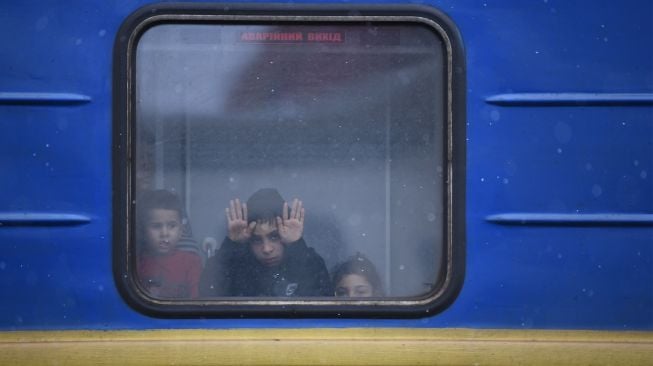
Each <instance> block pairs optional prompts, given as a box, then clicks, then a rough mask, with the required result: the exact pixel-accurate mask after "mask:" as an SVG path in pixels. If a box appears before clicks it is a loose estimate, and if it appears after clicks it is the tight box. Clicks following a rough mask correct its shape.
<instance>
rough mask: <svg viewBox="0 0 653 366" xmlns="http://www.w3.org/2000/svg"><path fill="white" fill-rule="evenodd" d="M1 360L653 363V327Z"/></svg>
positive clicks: (243, 339)
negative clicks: (620, 330)
mask: <svg viewBox="0 0 653 366" xmlns="http://www.w3.org/2000/svg"><path fill="white" fill-rule="evenodd" d="M0 364H2V365H11V364H29V365H45V364H48V365H51V364H55V365H56V364H61V365H89V364H91V365H92V364H101V365H105V364H120V365H162V364H175V365H185V364H193V365H234V364H238V365H243V364H244V365H516V364H519V365H590V364H591V365H651V364H653V332H603V331H547V330H470V329H404V328H401V329H392V328H383V329H368V328H365V329H352V328H348V329H231V330H148V331H106V332H103V331H51V332H50V331H49V332H43V331H33V332H32V331H29V332H0Z"/></svg>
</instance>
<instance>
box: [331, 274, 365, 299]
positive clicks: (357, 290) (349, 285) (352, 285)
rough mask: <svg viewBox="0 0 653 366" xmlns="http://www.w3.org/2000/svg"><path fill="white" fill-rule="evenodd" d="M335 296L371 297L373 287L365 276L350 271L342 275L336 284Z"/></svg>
mask: <svg viewBox="0 0 653 366" xmlns="http://www.w3.org/2000/svg"><path fill="white" fill-rule="evenodd" d="M336 296H339V297H372V296H374V288H373V287H372V285H371V284H370V283H369V281H367V279H366V278H365V277H363V276H361V275H358V274H353V273H352V274H348V275H345V276H343V277H342V278H341V279H340V281H339V282H338V283H337V284H336Z"/></svg>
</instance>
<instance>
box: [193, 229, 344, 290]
mask: <svg viewBox="0 0 653 366" xmlns="http://www.w3.org/2000/svg"><path fill="white" fill-rule="evenodd" d="M200 296H202V297H215V296H218V297H220V296H274V297H280V296H281V297H287V296H299V297H302V296H333V288H332V285H331V281H330V278H329V273H328V271H327V269H326V265H325V264H324V260H323V259H322V257H320V256H319V255H318V254H317V253H316V252H315V250H313V249H312V248H309V247H307V246H306V243H305V242H304V239H299V240H298V241H296V242H294V243H291V244H288V245H286V247H285V250H284V259H283V261H282V262H281V264H280V265H279V266H276V267H272V268H268V267H265V266H263V265H262V264H260V263H259V262H258V260H257V259H256V257H255V256H254V254H253V253H252V252H251V250H250V248H249V245H248V244H240V243H236V242H233V241H231V240H230V239H229V238H228V237H227V238H225V240H224V242H222V246H221V247H220V250H218V252H217V253H216V255H215V256H214V257H212V258H210V259H209V260H207V262H206V267H205V268H204V272H203V273H202V279H201V281H200Z"/></svg>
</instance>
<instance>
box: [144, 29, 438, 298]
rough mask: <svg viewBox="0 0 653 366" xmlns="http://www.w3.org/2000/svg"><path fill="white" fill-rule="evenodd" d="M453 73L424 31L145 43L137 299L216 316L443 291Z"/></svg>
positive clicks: (175, 38)
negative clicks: (261, 303) (231, 304)
mask: <svg viewBox="0 0 653 366" xmlns="http://www.w3.org/2000/svg"><path fill="white" fill-rule="evenodd" d="M445 70H446V67H445V60H444V52H443V45H442V41H441V39H440V38H439V36H438V35H437V33H436V32H434V31H433V29H431V28H429V27H427V26H424V25H420V24H417V23H415V24H408V23H406V24H403V23H402V24H398V23H397V24H383V23H379V24H374V23H366V24H360V25H359V24H354V23H351V24H349V23H348V24H340V25H337V26H330V25H319V24H316V25H307V24H304V25H296V24H288V25H238V24H229V25H209V24H162V25H156V26H154V27H152V28H150V29H148V30H147V31H146V32H145V33H144V34H143V36H142V37H141V38H140V40H139V41H138V44H137V47H136V68H135V75H136V78H135V96H136V98H135V100H136V104H135V111H136V119H135V131H136V140H135V145H134V146H135V155H136V164H135V166H136V168H135V172H134V173H135V174H134V179H135V183H136V187H137V191H136V196H135V197H136V208H137V211H138V216H137V223H136V227H137V228H138V242H139V244H138V245H139V248H140V250H139V251H138V253H137V257H138V260H137V273H138V274H139V281H140V284H141V287H142V288H143V289H144V290H145V291H146V292H148V293H149V295H151V296H153V297H158V298H203V299H206V298H222V297H232V296H238V297H240V296H245V297H253V296H273V297H312V296H320V297H334V296H338V299H341V298H342V297H354V298H355V297H359V298H360V297H377V298H378V297H392V298H395V297H411V296H420V295H425V294H427V293H429V292H430V291H432V290H433V289H434V288H436V286H439V285H440V284H439V281H440V279H441V278H440V273H441V270H442V268H443V265H444V264H443V253H444V242H443V240H444V239H443V238H444V235H443V230H444V227H445V226H444V222H445V220H444V218H443V215H444V205H445V202H444V198H443V197H445V193H444V192H445V183H444V181H445V179H444V178H443V170H445V169H446V168H443V167H444V166H445V156H444V152H445V148H444V135H445V127H446V126H445V122H444V121H445V118H446V115H445V114H446V112H445V106H444V100H445V98H446V95H445V93H446V85H445V84H446V82H445V75H446V73H445ZM166 200H169V202H168V201H166ZM191 228H192V231H191ZM334 299H335V297H334Z"/></svg>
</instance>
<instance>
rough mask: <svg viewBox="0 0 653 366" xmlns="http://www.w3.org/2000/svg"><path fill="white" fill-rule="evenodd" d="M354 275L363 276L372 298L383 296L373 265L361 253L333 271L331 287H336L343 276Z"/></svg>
mask: <svg viewBox="0 0 653 366" xmlns="http://www.w3.org/2000/svg"><path fill="white" fill-rule="evenodd" d="M351 274H356V275H360V276H363V277H364V278H365V279H366V280H367V282H369V283H370V285H371V286H372V292H373V294H374V296H383V295H384V291H383V285H382V284H381V277H379V274H378V272H377V271H376V267H374V263H372V262H371V261H370V260H369V259H367V257H365V256H364V255H362V254H361V253H356V255H354V256H352V257H349V258H348V259H347V260H346V261H345V262H343V263H340V264H339V265H337V266H336V267H335V268H334V269H333V287H334V288H335V287H337V286H338V282H340V280H342V279H343V278H344V277H345V276H347V275H351Z"/></svg>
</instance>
